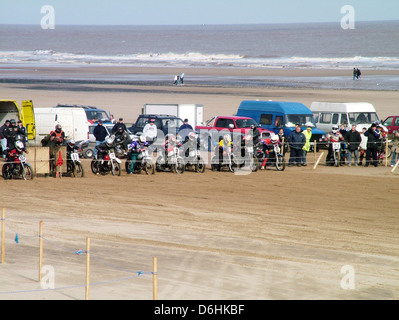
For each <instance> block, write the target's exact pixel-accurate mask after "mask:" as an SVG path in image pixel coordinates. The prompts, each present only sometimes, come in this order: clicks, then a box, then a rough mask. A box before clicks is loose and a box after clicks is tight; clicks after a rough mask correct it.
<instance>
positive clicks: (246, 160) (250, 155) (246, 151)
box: [235, 144, 259, 172]
mask: <svg viewBox="0 0 399 320" xmlns="http://www.w3.org/2000/svg"><path fill="white" fill-rule="evenodd" d="M237 160H239V163H238V164H237V167H238V168H243V167H248V168H249V169H250V170H251V171H252V172H256V171H258V167H259V160H258V158H257V156H256V154H255V153H254V148H253V146H245V144H244V145H241V159H237ZM235 161H236V160H235Z"/></svg>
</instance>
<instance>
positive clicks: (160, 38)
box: [0, 21, 399, 90]
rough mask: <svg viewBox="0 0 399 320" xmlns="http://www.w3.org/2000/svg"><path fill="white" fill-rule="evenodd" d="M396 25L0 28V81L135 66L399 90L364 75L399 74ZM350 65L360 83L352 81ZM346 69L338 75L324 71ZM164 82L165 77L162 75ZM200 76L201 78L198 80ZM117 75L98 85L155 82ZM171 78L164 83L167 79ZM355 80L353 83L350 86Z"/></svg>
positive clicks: (396, 82)
mask: <svg viewBox="0 0 399 320" xmlns="http://www.w3.org/2000/svg"><path fill="white" fill-rule="evenodd" d="M398 30H399V21H370V22H356V24H355V26H354V29H343V28H342V27H341V24H340V23H339V22H337V23H332V22H329V23H301V24H254V25H168V26H133V25H131V26H67V25H55V29H42V28H41V26H40V25H0V81H1V80H2V81H6V80H7V79H8V80H10V79H11V78H13V77H15V75H14V76H13V75H12V74H11V73H8V72H7V70H10V69H12V68H18V67H21V66H46V67H57V66H62V67H67V66H70V67H79V66H133V67H134V66H136V67H176V68H183V69H184V68H187V71H188V72H187V73H186V77H185V81H186V83H189V81H194V82H195V81H197V82H201V81H202V82H204V83H205V82H209V81H219V82H220V81H221V82H222V83H226V84H233V85H234V84H237V85H249V86H251V85H252V86H258V85H269V86H270V85H278V86H281V85H283V86H309V87H314V86H316V87H321V88H350V89H353V88H356V89H378V90H397V89H398V88H399V79H398V76H392V75H391V76H389V75H369V76H367V71H368V70H399V32H398ZM193 67H195V68H234V69H259V70H265V75H264V76H257V77H252V78H248V79H245V78H242V77H230V78H223V79H221V78H218V77H215V79H209V78H208V79H205V78H201V76H192V77H190V75H189V68H193ZM354 67H357V68H359V69H360V70H361V71H362V77H361V81H356V83H355V82H354V81H353V79H352V70H353V68H354ZM268 69H302V70H306V69H312V70H314V69H317V70H325V71H326V74H325V76H321V77H314V78H312V77H303V78H300V77H295V79H294V78H289V77H284V76H282V77H275V76H274V77H271V76H268V75H267V70H268ZM331 69H336V70H347V71H348V76H347V77H336V76H331V75H329V74H328V70H331ZM164 77H165V76H164ZM202 77H203V76H202ZM155 78H156V77H154V75H148V76H145V75H144V79H143V76H141V78H140V79H137V78H136V76H134V75H132V77H131V78H129V77H126V76H125V75H124V76H122V75H121V76H120V78H118V76H117V75H116V76H115V77H113V78H108V79H98V80H103V81H126V82H135V81H148V82H151V81H159V80H165V81H166V78H165V79H160V78H159V77H158V78H156V79H155ZM168 80H169V79H168ZM348 80H352V81H348Z"/></svg>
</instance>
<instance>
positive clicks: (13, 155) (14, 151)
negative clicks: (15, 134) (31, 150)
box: [6, 140, 28, 164]
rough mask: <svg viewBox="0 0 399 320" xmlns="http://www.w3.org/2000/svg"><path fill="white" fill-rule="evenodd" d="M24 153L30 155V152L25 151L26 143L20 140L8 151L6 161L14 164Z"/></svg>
mask: <svg viewBox="0 0 399 320" xmlns="http://www.w3.org/2000/svg"><path fill="white" fill-rule="evenodd" d="M23 152H26V153H28V150H26V149H25V145H24V143H23V142H22V141H20V140H17V141H15V143H14V145H13V146H12V147H11V148H9V149H7V154H6V161H7V162H11V163H12V164H13V163H14V162H15V160H16V159H18V156H19V155H20V154H22V153H23Z"/></svg>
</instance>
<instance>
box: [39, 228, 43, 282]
mask: <svg viewBox="0 0 399 320" xmlns="http://www.w3.org/2000/svg"><path fill="white" fill-rule="evenodd" d="M42 268H43V221H40V223H39V282H40V281H42Z"/></svg>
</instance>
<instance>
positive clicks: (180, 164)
mask: <svg viewBox="0 0 399 320" xmlns="http://www.w3.org/2000/svg"><path fill="white" fill-rule="evenodd" d="M185 167H186V166H185V164H184V161H183V159H181V158H177V159H176V163H175V164H173V169H174V172H176V173H178V174H182V173H183V172H184V169H185Z"/></svg>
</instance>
